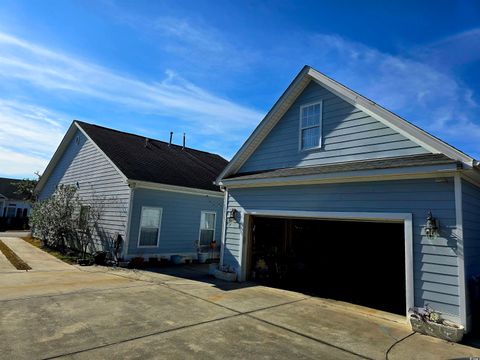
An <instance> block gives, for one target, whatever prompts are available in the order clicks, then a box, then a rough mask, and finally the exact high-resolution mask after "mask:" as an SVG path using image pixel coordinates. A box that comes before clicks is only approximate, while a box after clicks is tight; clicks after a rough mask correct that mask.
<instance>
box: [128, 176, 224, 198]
mask: <svg viewBox="0 0 480 360" xmlns="http://www.w3.org/2000/svg"><path fill="white" fill-rule="evenodd" d="M128 184H129V185H130V186H131V187H134V188H142V189H150V190H161V191H171V192H178V193H184V194H191V195H203V196H205V195H208V196H214V197H218V198H223V196H224V194H223V192H220V191H212V190H204V189H196V188H189V187H185V186H176V185H167V184H160V183H154V182H148V181H141V180H128Z"/></svg>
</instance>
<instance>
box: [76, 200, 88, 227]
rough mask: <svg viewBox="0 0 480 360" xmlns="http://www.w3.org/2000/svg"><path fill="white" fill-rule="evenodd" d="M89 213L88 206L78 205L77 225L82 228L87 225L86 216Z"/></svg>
mask: <svg viewBox="0 0 480 360" xmlns="http://www.w3.org/2000/svg"><path fill="white" fill-rule="evenodd" d="M89 215H90V206H88V205H82V206H80V214H79V215H78V227H79V228H80V229H84V228H85V227H86V226H87V225H88V217H89Z"/></svg>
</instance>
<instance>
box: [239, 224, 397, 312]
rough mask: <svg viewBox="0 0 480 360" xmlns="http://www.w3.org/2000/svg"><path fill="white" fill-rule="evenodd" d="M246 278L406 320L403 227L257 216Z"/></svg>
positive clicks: (252, 230) (251, 237)
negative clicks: (379, 311) (402, 316)
mask: <svg viewBox="0 0 480 360" xmlns="http://www.w3.org/2000/svg"><path fill="white" fill-rule="evenodd" d="M248 250H249V251H248V254H249V256H248V257H247V276H249V277H250V279H252V280H255V281H258V282H261V283H265V284H267V285H270V286H275V287H280V288H284V289H289V290H295V291H301V292H304V293H307V294H310V295H313V296H320V297H325V298H331V299H335V300H340V301H346V302H350V303H353V304H358V305H363V306H367V307H370V308H375V309H379V310H383V311H388V312H391V313H396V314H401V315H405V313H406V309H405V308H406V305H405V303H406V289H405V236H404V225H403V223H394V222H389V223H385V222H366V221H344V220H338V221H337V220H310V219H286V218H273V217H261V216H255V217H253V218H252V221H251V227H250V241H249V249H248Z"/></svg>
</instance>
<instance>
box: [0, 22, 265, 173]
mask: <svg viewBox="0 0 480 360" xmlns="http://www.w3.org/2000/svg"><path fill="white" fill-rule="evenodd" d="M182 31H187V30H186V29H183V30H182ZM192 36H193V35H192ZM0 78H4V81H7V82H11V83H12V84H13V83H14V81H16V82H17V83H18V82H19V83H22V84H26V85H27V86H30V87H32V86H33V87H34V88H37V89H40V90H42V91H43V92H45V93H47V94H49V96H51V97H53V96H55V95H57V96H59V97H60V98H79V97H80V98H82V97H88V98H92V99H94V100H96V101H103V102H108V103H110V104H111V105H110V106H115V107H120V108H123V109H124V110H125V111H128V112H133V113H135V112H136V113H140V114H142V113H143V114H148V115H151V114H153V115H155V116H158V118H159V124H162V120H161V119H162V116H165V117H167V118H173V119H176V121H178V122H179V123H182V124H183V127H184V128H186V129H195V132H194V133H195V134H199V135H202V134H203V135H214V136H219V137H221V138H222V139H224V140H225V141H234V142H240V141H241V140H243V135H244V133H245V131H247V132H248V131H250V130H251V129H252V128H253V127H254V126H255V125H256V124H257V123H258V121H259V120H260V119H261V118H262V116H263V114H262V113H261V112H259V111H256V110H254V109H251V108H248V107H246V106H242V105H239V104H237V103H235V102H233V101H231V100H228V99H226V98H223V97H220V96H217V95H214V94H212V93H210V92H208V91H206V90H204V89H202V88H200V87H198V86H195V85H194V84H192V83H190V82H188V81H187V80H185V79H183V78H182V77H180V76H179V75H177V74H176V73H175V72H173V71H167V72H166V74H165V75H164V78H163V79H161V80H160V81H151V82H145V81H141V80H138V79H136V78H135V77H132V76H129V75H123V74H118V73H115V72H113V71H111V70H109V69H107V68H105V67H102V66H99V65H97V64H94V63H92V62H88V61H82V60H78V59H77V58H75V57H74V56H70V55H68V54H64V53H61V52H59V51H57V50H53V49H49V48H46V47H42V46H39V45H36V44H33V43H31V42H28V41H25V40H22V39H19V38H17V37H15V36H12V35H9V34H5V33H0ZM59 119H60V120H59ZM71 120H72V119H71V116H65V115H63V114H58V113H55V112H53V111H51V110H48V109H44V108H41V107H37V106H33V105H30V104H28V103H26V102H15V101H7V100H2V99H0V124H1V126H0V145H2V146H6V147H4V148H3V149H2V150H4V151H5V152H4V154H3V155H2V156H1V158H0V172H1V173H4V174H31V173H33V172H34V171H36V170H43V168H44V164H45V163H46V160H47V159H49V158H50V156H51V154H52V153H53V151H54V150H55V148H56V146H57V145H58V143H59V141H60V139H61V137H62V136H63V134H64V132H65V130H66V124H67V123H69V122H70V121H71ZM163 125H164V126H168V124H167V123H166V122H163ZM192 133H193V131H192ZM5 144H8V145H5ZM212 150H214V151H215V149H212ZM7 154H8V155H7ZM227 155H230V153H229V154H227Z"/></svg>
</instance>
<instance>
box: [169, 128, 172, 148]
mask: <svg viewBox="0 0 480 360" xmlns="http://www.w3.org/2000/svg"><path fill="white" fill-rule="evenodd" d="M172 138H173V131H170V141H169V142H168V146H170V145H172Z"/></svg>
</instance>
